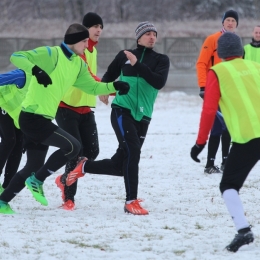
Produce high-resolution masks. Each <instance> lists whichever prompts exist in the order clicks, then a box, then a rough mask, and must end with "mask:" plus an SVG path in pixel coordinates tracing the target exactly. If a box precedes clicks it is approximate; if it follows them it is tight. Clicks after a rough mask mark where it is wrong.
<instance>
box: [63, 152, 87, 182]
mask: <svg viewBox="0 0 260 260" xmlns="http://www.w3.org/2000/svg"><path fill="white" fill-rule="evenodd" d="M87 160H88V159H87V158H86V157H79V159H78V162H77V165H76V167H75V169H74V170H72V171H71V172H70V173H69V174H68V176H67V178H66V185H67V186H70V185H72V184H73V183H74V182H75V181H76V180H77V179H78V178H81V177H83V176H84V164H85V162H86V161H87Z"/></svg>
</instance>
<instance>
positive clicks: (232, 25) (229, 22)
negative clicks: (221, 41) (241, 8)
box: [223, 17, 237, 32]
mask: <svg viewBox="0 0 260 260" xmlns="http://www.w3.org/2000/svg"><path fill="white" fill-rule="evenodd" d="M223 27H224V28H225V30H226V31H228V32H234V31H235V30H236V28H237V21H236V20H235V19H234V18H232V17H227V18H226V19H225V20H224V22H223Z"/></svg>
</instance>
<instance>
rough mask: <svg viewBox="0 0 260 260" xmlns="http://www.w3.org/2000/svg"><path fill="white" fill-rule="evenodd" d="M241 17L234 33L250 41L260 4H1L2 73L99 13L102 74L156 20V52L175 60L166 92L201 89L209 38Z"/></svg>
mask: <svg viewBox="0 0 260 260" xmlns="http://www.w3.org/2000/svg"><path fill="white" fill-rule="evenodd" d="M229 9H233V10H236V11H237V12H238V14H239V25H238V28H237V31H236V33H237V34H238V35H239V36H241V38H242V42H243V44H246V43H249V42H250V40H251V34H252V30H253V27H254V26H255V25H258V24H260V0H238V1H236V0H230V1H226V0H1V1H0V17H1V19H0V72H5V71H8V70H10V69H13V68H14V67H13V66H12V65H11V64H10V61H9V58H10V55H11V54H12V53H13V52H14V51H18V50H29V49H33V48H36V47H39V46H45V45H49V46H53V45H59V44H60V42H61V41H62V40H63V35H64V33H65V31H66V29H67V27H68V26H69V25H70V24H71V23H74V22H78V23H81V21H82V18H83V16H84V14H86V13H87V12H96V13H98V14H99V15H100V16H101V17H102V19H103V23H104V30H103V33H102V35H101V38H100V40H99V44H98V46H97V49H98V72H99V73H98V75H99V76H102V75H103V73H104V72H105V70H106V68H107V66H108V65H109V63H110V62H111V61H112V59H113V58H114V56H115V55H116V54H117V53H118V51H120V50H121V49H129V48H135V46H136V41H135V34H134V31H135V28H136V26H137V24H138V23H139V22H141V21H147V20H148V21H150V22H153V23H154V24H155V26H156V28H157V30H158V42H157V43H156V46H155V50H156V51H158V52H161V53H165V54H167V55H168V56H169V58H170V61H171V68H170V73H169V77H168V81H167V86H166V89H171V90H173V89H174V90H184V91H186V92H187V93H192V92H194V91H198V88H197V79H196V71H195V64H196V60H197V57H198V54H199V51H200V48H201V45H202V43H203V41H204V39H205V37H206V36H208V35H209V34H211V33H214V32H216V31H218V30H220V29H221V28H222V24H221V21H222V16H223V14H224V12H225V11H227V10H229Z"/></svg>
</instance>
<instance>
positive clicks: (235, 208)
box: [222, 189, 249, 231]
mask: <svg viewBox="0 0 260 260" xmlns="http://www.w3.org/2000/svg"><path fill="white" fill-rule="evenodd" d="M222 196H223V199H224V201H225V204H226V206H227V209H228V211H229V214H230V216H231V217H232V219H233V222H234V224H235V227H236V230H237V231H238V230H240V229H243V228H247V227H249V224H248V222H247V220H246V217H245V213H244V209H243V205H242V202H241V200H240V197H239V195H238V192H237V191H236V190H234V189H228V190H225V191H224V192H223V195H222Z"/></svg>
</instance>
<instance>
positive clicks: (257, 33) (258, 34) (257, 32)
mask: <svg viewBox="0 0 260 260" xmlns="http://www.w3.org/2000/svg"><path fill="white" fill-rule="evenodd" d="M253 38H254V40H255V41H257V42H259V41H260V27H258V26H256V27H255V28H254V31H253Z"/></svg>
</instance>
